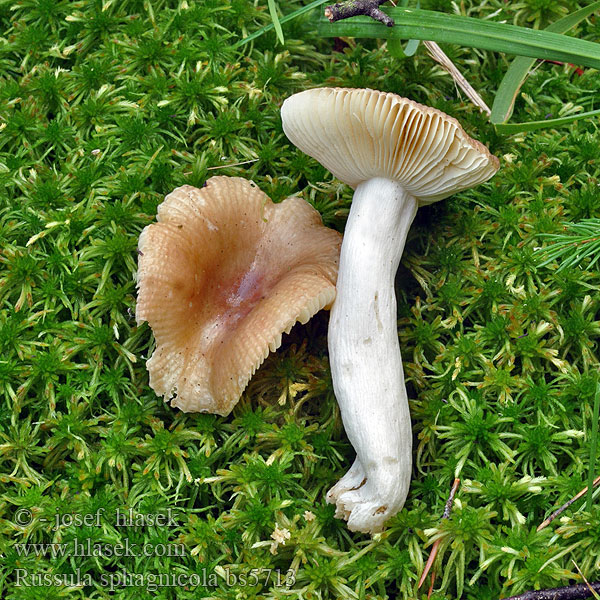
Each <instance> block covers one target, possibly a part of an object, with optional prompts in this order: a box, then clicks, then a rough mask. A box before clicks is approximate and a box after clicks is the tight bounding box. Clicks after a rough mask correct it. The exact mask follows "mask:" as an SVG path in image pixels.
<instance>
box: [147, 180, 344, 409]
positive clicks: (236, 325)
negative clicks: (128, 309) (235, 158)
mask: <svg viewBox="0 0 600 600" xmlns="http://www.w3.org/2000/svg"><path fill="white" fill-rule="evenodd" d="M340 246H341V235H340V234H339V233H338V232H336V231H334V230H332V229H328V228H327V227H325V226H324V225H323V223H322V221H321V216H320V215H319V213H318V212H317V211H316V210H315V209H314V208H313V207H312V206H311V205H310V204H308V202H306V201H305V200H302V199H300V198H288V199H287V200H284V201H283V202H281V203H279V204H274V203H273V202H272V201H271V200H270V199H269V198H268V197H267V196H266V195H265V194H264V193H263V192H262V191H261V190H260V189H259V188H258V187H257V186H256V185H255V184H254V183H253V182H250V181H248V180H246V179H242V178H239V177H213V178H211V179H209V180H208V181H207V182H206V186H205V187H203V188H202V189H198V188H195V187H191V186H188V185H185V186H183V187H180V188H177V189H176V190H174V191H173V192H171V193H170V194H169V195H168V196H167V197H166V198H165V200H164V202H163V203H162V204H161V205H160V206H159V207H158V215H157V223H153V224H151V225H149V226H147V227H146V228H145V229H144V230H143V231H142V234H141V235H140V239H139V264H138V273H137V286H138V300H137V306H136V320H137V322H138V323H140V322H142V321H148V323H149V324H150V327H151V328H152V331H153V333H154V337H155V341H156V349H155V351H154V353H153V354H152V357H151V358H150V359H149V360H148V362H147V368H148V371H149V374H150V386H151V387H152V388H153V389H154V391H155V392H156V393H157V394H158V395H162V396H164V397H165V400H167V401H168V400H171V405H172V406H174V407H178V408H180V409H181V410H183V411H185V412H213V413H217V414H220V415H227V414H228V413H229V412H230V411H231V409H232V408H233V406H234V405H235V404H236V402H237V401H238V400H239V397H240V396H241V394H242V392H243V390H244V388H245V387H246V384H247V383H248V381H249V380H250V378H251V377H252V375H253V374H254V372H255V371H256V369H257V368H258V367H259V366H260V364H261V363H262V362H263V361H264V359H265V358H266V357H267V355H268V354H269V350H271V351H274V350H275V349H276V348H278V347H279V345H280V344H281V338H282V334H283V333H284V332H285V333H287V332H289V331H290V329H291V328H292V326H293V325H294V323H295V322H296V321H300V322H301V323H306V322H307V321H308V320H309V319H310V318H311V317H312V316H313V315H314V314H315V313H316V312H318V311H319V310H321V309H322V308H325V307H329V306H330V305H331V304H332V303H333V300H334V299H335V282H336V278H337V269H338V260H339V253H340Z"/></svg>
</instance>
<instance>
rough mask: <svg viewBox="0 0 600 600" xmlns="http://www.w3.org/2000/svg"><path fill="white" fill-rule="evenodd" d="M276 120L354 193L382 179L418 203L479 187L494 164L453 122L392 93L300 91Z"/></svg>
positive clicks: (436, 111)
mask: <svg viewBox="0 0 600 600" xmlns="http://www.w3.org/2000/svg"><path fill="white" fill-rule="evenodd" d="M281 118H282V121H283V130H284V131H285V134H286V135H287V137H288V138H289V139H290V140H291V141H292V143H293V144H294V145H296V146H297V147H298V148H300V149H301V150H302V151H303V152H305V153H306V154H308V155H309V156H312V157H313V158H315V159H317V160H318V161H319V162H320V163H321V164H322V165H323V166H324V167H326V168H327V169H328V170H329V171H331V173H333V175H335V177H337V178H338V179H340V180H341V181H343V182H344V183H346V184H348V185H350V186H351V187H352V188H356V187H357V186H358V185H359V184H360V183H362V182H363V181H367V180H368V179H371V178H374V177H386V178H388V179H392V180H394V181H398V182H399V183H400V184H401V185H402V186H403V187H404V188H405V189H406V190H407V191H408V192H409V193H410V194H412V195H413V196H414V197H415V198H417V199H418V201H419V203H420V204H430V203H432V202H436V201H438V200H442V199H443V198H446V197H447V196H450V195H451V194H454V193H456V192H459V191H461V190H464V189H467V188H470V187H473V186H475V185H478V184H480V183H482V182H483V181H486V180H487V179H489V178H490V177H491V176H492V175H493V174H494V173H495V172H496V171H497V170H498V166H499V163H498V159H497V158H496V157H495V156H493V155H492V154H490V152H489V150H488V149H487V148H486V147H485V146H484V145H483V144H481V143H480V142H477V141H476V140H473V139H472V138H470V137H469V136H468V135H467V134H466V133H465V131H464V130H463V128H462V127H461V125H460V123H459V122H458V121H457V120H456V119H453V118H452V117H449V116H448V115H446V114H445V113H443V112H441V111H439V110H436V109H434V108H430V107H429V106H423V105H422V104H417V103H416V102H413V101H412V100H407V99H406V98H401V97H400V96H397V95H396V94H391V93H386V92H379V91H376V90H370V89H350V88H318V89H312V90H306V91H304V92H300V93H298V94H294V95H293V96H290V97H289V98H287V99H286V100H285V102H284V103H283V106H282V108H281Z"/></svg>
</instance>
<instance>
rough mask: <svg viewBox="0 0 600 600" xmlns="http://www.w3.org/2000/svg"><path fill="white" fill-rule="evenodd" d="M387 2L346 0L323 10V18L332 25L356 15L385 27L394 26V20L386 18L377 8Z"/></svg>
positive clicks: (381, 0) (385, 0) (379, 0)
mask: <svg viewBox="0 0 600 600" xmlns="http://www.w3.org/2000/svg"><path fill="white" fill-rule="evenodd" d="M384 2H387V0H347V1H346V2H338V3H337V4H332V5H331V6H328V7H327V8H326V9H325V16H326V17H327V18H328V19H329V20H330V21H331V22H332V23H334V22H335V21H341V20H342V19H349V18H350V17H356V16H358V15H366V16H367V17H371V18H372V19H375V20H376V21H380V22H381V23H383V24H384V25H387V27H393V26H394V19H392V18H390V17H388V16H387V15H386V14H385V13H384V12H383V11H382V10H380V9H379V7H380V6H381V5H382V4H383V3H384Z"/></svg>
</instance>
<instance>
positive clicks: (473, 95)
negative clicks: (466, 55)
mask: <svg viewBox="0 0 600 600" xmlns="http://www.w3.org/2000/svg"><path fill="white" fill-rule="evenodd" d="M423 43H424V44H425V47H426V48H427V50H428V51H429V55H430V56H431V58H433V60H435V61H436V62H438V63H439V64H440V65H441V66H442V68H443V69H444V70H445V71H447V72H448V73H449V74H450V76H451V77H452V79H453V80H454V83H456V85H458V87H460V89H461V90H462V91H463V92H464V93H465V94H466V95H467V97H468V98H469V99H470V100H471V102H473V104H474V105H475V106H476V107H477V108H479V110H481V111H482V112H484V113H486V114H487V115H488V117H489V116H490V115H491V114H492V111H491V110H490V108H489V106H488V105H487V104H486V103H485V102H484V101H483V98H482V97H481V96H480V95H479V94H478V93H477V92H476V91H475V90H474V89H473V87H472V86H471V84H470V83H469V82H468V81H467V80H466V79H465V77H464V75H463V74H462V73H461V72H460V71H459V70H458V69H457V67H456V66H455V64H454V63H453V62H452V61H451V60H450V59H449V58H448V56H447V55H446V53H445V52H444V51H443V50H442V49H441V48H440V47H439V46H438V45H437V44H436V43H435V42H430V41H424V42H423Z"/></svg>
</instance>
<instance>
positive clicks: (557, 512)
mask: <svg viewBox="0 0 600 600" xmlns="http://www.w3.org/2000/svg"><path fill="white" fill-rule="evenodd" d="M599 483H600V475H599V476H598V477H596V479H594V483H593V485H592V489H593V488H595V487H596V486H597V485H598V484H599ZM587 491H588V486H587V485H586V486H585V487H584V488H583V489H582V490H581V491H580V492H579V493H578V494H577V495H576V496H574V497H573V498H571V499H570V500H569V501H568V502H566V503H565V504H563V505H562V506H561V507H560V508H559V509H557V510H555V511H554V512H553V513H552V514H551V515H550V516H549V517H548V518H547V519H546V520H544V521H542V523H540V524H539V525H538V528H537V529H536V531H541V530H542V529H544V528H546V527H548V525H550V523H552V521H554V519H556V517H558V515H560V514H561V513H563V512H564V511H565V510H567V508H569V506H571V504H573V502H575V501H577V500H579V498H581V496H583V495H584V494H585V493H586V492H587Z"/></svg>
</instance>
